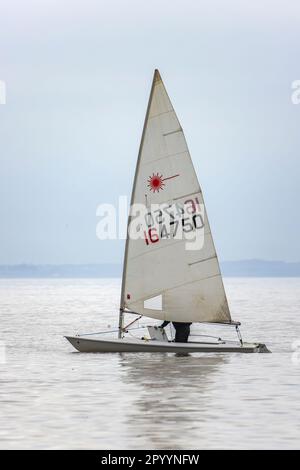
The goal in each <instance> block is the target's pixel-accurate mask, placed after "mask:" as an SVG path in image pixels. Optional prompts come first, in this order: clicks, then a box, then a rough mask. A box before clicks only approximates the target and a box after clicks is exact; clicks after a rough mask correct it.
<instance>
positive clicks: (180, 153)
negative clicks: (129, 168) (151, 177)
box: [141, 149, 189, 166]
mask: <svg viewBox="0 0 300 470" xmlns="http://www.w3.org/2000/svg"><path fill="white" fill-rule="evenodd" d="M183 153H187V154H189V151H188V149H186V150H184V151H183V152H177V153H170V155H164V156H163V157H159V158H156V159H155V160H149V161H147V162H145V166H146V165H149V164H151V163H155V162H158V161H159V160H164V159H165V158H171V157H176V156H177V155H182V154H183ZM141 166H143V165H141Z"/></svg>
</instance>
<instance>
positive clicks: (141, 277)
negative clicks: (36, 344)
mask: <svg viewBox="0 0 300 470" xmlns="http://www.w3.org/2000/svg"><path fill="white" fill-rule="evenodd" d="M133 204H144V205H146V206H147V208H149V214H148V217H147V223H146V230H144V229H142V230H143V234H144V235H143V238H139V239H131V238H130V237H127V241H126V249H125V259H124V270H123V281H122V293H121V310H123V309H128V310H131V311H133V312H136V313H140V314H142V315H145V316H148V317H152V318H157V319H162V320H170V321H179V322H204V321H205V322H230V321H231V317H230V312H229V308H228V303H227V299H226V295H225V291H224V287H223V282H222V277H221V273H220V268H219V263H218V259H217V255H216V251H215V247H214V243H213V239H212V235H211V232H210V227H209V223H208V219H207V216H206V211H205V207H204V202H203V197H202V192H201V189H200V186H199V183H198V179H197V176H196V173H195V170H194V167H193V163H192V160H191V157H190V154H189V151H188V147H187V144H186V140H185V137H184V134H183V131H182V128H181V126H180V123H179V121H178V119H177V116H176V114H175V111H174V109H173V106H172V104H171V101H170V99H169V97H168V95H167V92H166V89H165V87H164V84H163V82H162V79H161V77H160V74H159V72H158V71H157V70H156V71H155V73H154V78H153V83H152V89H151V93H150V98H149V104H148V109H147V114H146V118H145V124H144V130H143V135H142V140H141V145H140V151H139V156H138V161H137V167H136V173H135V179H134V185H133V191H132V198H131V205H133ZM153 204H159V205H163V207H165V208H166V211H165V212H159V211H158V212H156V214H155V220H156V222H158V223H159V226H158V227H157V225H155V224H154V222H153V220H152V219H153V211H152V209H151V207H152V206H151V205H153ZM175 206H176V207H179V208H180V207H184V208H186V207H188V209H189V214H190V215H189V214H188V217H189V218H190V220H187V219H185V221H182V218H185V216H186V214H185V215H184V216H182V215H181V213H180V210H179V215H178V218H177V219H178V220H176V224H175V221H174V220H173V219H174V216H173V217H172V219H171V221H172V222H174V223H172V226H171V229H172V230H171V231H170V226H169V227H168V226H167V228H166V227H164V224H163V220H164V215H166V214H168V213H169V211H168V208H174V207H175ZM201 211H202V212H201ZM201 214H202V215H201ZM175 218H176V217H175ZM195 219H197V221H196V223H195ZM199 220H200V225H199ZM178 221H179V223H180V224H183V225H184V228H185V229H186V230H189V231H192V232H193V233H196V231H197V230H200V229H201V230H202V231H203V233H204V244H203V247H201V248H200V249H197V250H195V249H188V248H187V240H186V239H182V238H179V239H178V238H176V237H175V231H174V228H175V225H178ZM201 221H202V224H201ZM131 222H132V218H131V217H130V218H129V225H130V223H131ZM197 223H198V226H197ZM193 224H194V225H193ZM199 227H200V229H199Z"/></svg>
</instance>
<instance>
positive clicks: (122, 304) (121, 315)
mask: <svg viewBox="0 0 300 470" xmlns="http://www.w3.org/2000/svg"><path fill="white" fill-rule="evenodd" d="M159 79H160V74H159V71H158V70H157V69H155V70H154V75H153V80H152V85H151V91H150V96H149V100H148V105H147V111H146V115H145V120H144V125H143V132H142V137H141V141H140V146H139V152H138V158H137V162H136V167H135V174H134V180H133V187H132V192H131V199H130V208H131V206H132V204H133V201H134V195H135V188H136V182H137V175H138V169H139V164H140V161H141V155H142V149H143V143H144V138H145V132H146V127H147V122H148V116H149V110H150V106H151V101H152V97H153V91H154V86H155V82H156V80H159ZM130 222H131V215H130V209H129V215H128V221H127V236H126V243H125V252H124V260H123V274H122V287H121V297H120V311H119V333H118V337H119V338H123V335H124V333H123V328H124V309H125V298H124V297H125V276H126V269H127V258H128V243H129V236H128V228H129V225H130Z"/></svg>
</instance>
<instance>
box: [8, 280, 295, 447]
mask: <svg viewBox="0 0 300 470" xmlns="http://www.w3.org/2000/svg"><path fill="white" fill-rule="evenodd" d="M224 281H225V288H226V291H227V295H228V299H229V303H230V306H231V312H232V317H233V318H234V319H236V320H240V321H241V322H242V334H243V336H244V339H245V340H250V341H252V340H253V341H259V342H264V343H266V344H267V345H268V347H269V348H270V349H271V350H272V354H240V355H239V354H211V355H207V354H193V355H190V356H186V357H177V356H175V355H174V354H141V353H140V354H135V353H131V354H80V353H77V352H76V351H75V350H73V349H72V347H71V345H70V344H69V343H67V341H66V340H65V339H64V338H63V335H65V334H74V333H89V332H97V331H101V330H102V329H107V328H110V329H111V330H112V331H113V329H114V327H115V326H116V324H117V315H118V302H119V292H120V281H119V279H99V280H95V279H82V280H81V279H1V280H0V299H1V305H0V318H1V338H0V423H1V424H0V448H2V449H30V448H33V449H83V448H88V449H121V448H123V449H224V448H225V449H240V448H242V449H261V448H264V449H265V448H268V449H290V448H299V447H300V279H299V278H272V279H271V278H225V280H224ZM199 331H200V332H201V333H203V334H204V333H205V334H212V335H214V334H217V335H220V334H221V335H222V337H225V338H234V332H233V331H232V329H230V331H229V329H228V328H218V330H217V331H216V330H215V328H214V327H211V326H205V327H204V326H196V327H195V326H193V334H197V333H198V332H199ZM112 334H115V333H112ZM133 334H135V335H138V334H139V330H134V331H133ZM297 348H298V349H299V350H297Z"/></svg>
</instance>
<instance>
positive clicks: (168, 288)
mask: <svg viewBox="0 0 300 470" xmlns="http://www.w3.org/2000/svg"><path fill="white" fill-rule="evenodd" d="M218 276H221V272H220V271H219V272H218V273H217V274H212V275H211V276H207V277H202V278H201V279H195V280H194V281H189V282H184V283H183V284H177V285H176V286H174V287H167V288H166V289H164V290H160V291H158V293H151V294H149V295H150V296H151V297H156V296H157V295H162V294H165V293H166V292H169V291H172V290H175V289H178V287H183V286H187V285H189V284H195V282H201V281H206V280H207V279H212V278H213V277H218ZM147 298H148V297H140V298H139V299H135V300H134V301H133V302H127V305H130V304H131V303H133V304H135V303H136V302H141V301H144V300H145V299H146V300H147Z"/></svg>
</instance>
